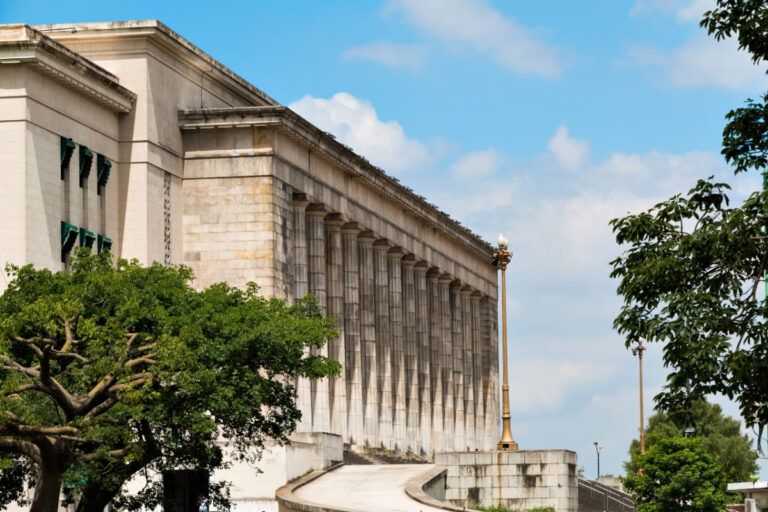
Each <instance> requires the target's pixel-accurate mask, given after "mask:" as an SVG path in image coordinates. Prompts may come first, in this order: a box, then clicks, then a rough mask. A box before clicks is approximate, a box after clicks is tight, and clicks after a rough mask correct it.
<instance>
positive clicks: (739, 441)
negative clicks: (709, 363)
mask: <svg viewBox="0 0 768 512" xmlns="http://www.w3.org/2000/svg"><path fill="white" fill-rule="evenodd" d="M687 428H693V429H694V435H695V437H696V439H698V440H699V441H700V442H701V445H702V446H703V447H704V449H705V450H706V451H707V453H709V454H710V455H711V456H712V457H713V458H714V459H715V460H717V461H718V462H719V463H720V465H721V466H722V467H723V470H724V471H725V476H726V478H727V479H728V481H729V482H745V481H747V480H749V479H750V478H751V477H752V475H753V474H755V472H757V470H758V466H757V458H758V453H757V451H755V450H754V448H753V446H752V440H751V439H750V438H749V437H747V436H745V435H744V434H742V433H741V425H740V423H739V421H738V420H736V419H734V418H731V417H730V416H724V415H723V411H722V409H721V408H720V406H719V405H717V404H710V403H708V402H706V401H704V400H697V401H695V402H693V403H692V404H691V409H690V411H676V412H673V413H665V412H659V413H656V414H654V415H652V416H651V417H650V418H649V419H648V428H647V429H646V432H645V446H646V448H650V447H652V446H654V445H655V444H657V443H658V442H659V441H661V440H663V439H667V438H670V437H683V436H684V435H685V430H686V429H687ZM629 455H630V460H629V461H628V462H626V463H625V464H624V467H625V469H626V471H627V473H637V471H638V470H639V469H640V467H641V466H640V465H639V463H638V460H639V457H640V442H639V441H638V440H637V439H634V440H632V444H631V445H630V447H629Z"/></svg>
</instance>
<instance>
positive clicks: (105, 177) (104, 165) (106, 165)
mask: <svg viewBox="0 0 768 512" xmlns="http://www.w3.org/2000/svg"><path fill="white" fill-rule="evenodd" d="M111 171H112V162H110V161H109V159H108V158H107V157H105V156H104V155H102V154H98V155H96V178H97V181H98V187H97V189H96V193H97V194H99V195H101V188H102V187H104V186H106V185H107V181H109V173H110V172H111Z"/></svg>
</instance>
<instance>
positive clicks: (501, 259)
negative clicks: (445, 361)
mask: <svg viewBox="0 0 768 512" xmlns="http://www.w3.org/2000/svg"><path fill="white" fill-rule="evenodd" d="M498 243H499V249H498V250H497V251H496V252H495V253H494V254H493V262H494V264H495V265H496V266H498V267H499V269H500V270H501V339H502V356H501V362H502V364H503V371H504V373H503V379H504V380H503V382H502V384H501V399H502V413H501V419H502V430H501V440H500V441H499V444H498V445H497V449H498V450H499V451H508V452H514V451H517V448H518V446H517V443H516V442H515V441H514V440H513V439H512V426H511V424H510V421H509V368H508V363H507V277H506V270H507V264H508V263H509V261H510V260H511V259H512V253H511V252H509V250H508V249H509V240H507V237H505V236H504V235H503V234H502V235H499V239H498Z"/></svg>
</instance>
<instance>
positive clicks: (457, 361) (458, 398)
mask: <svg viewBox="0 0 768 512" xmlns="http://www.w3.org/2000/svg"><path fill="white" fill-rule="evenodd" d="M462 306H463V304H462V300H461V283H460V282H459V281H454V282H453V283H451V326H452V327H453V329H452V333H451V334H452V341H453V403H454V405H453V410H454V436H455V440H456V441H455V447H454V448H455V449H456V450H457V451H461V452H463V451H465V450H466V449H467V444H466V439H465V432H464V329H463V326H462V323H463V321H464V312H463V307H462Z"/></svg>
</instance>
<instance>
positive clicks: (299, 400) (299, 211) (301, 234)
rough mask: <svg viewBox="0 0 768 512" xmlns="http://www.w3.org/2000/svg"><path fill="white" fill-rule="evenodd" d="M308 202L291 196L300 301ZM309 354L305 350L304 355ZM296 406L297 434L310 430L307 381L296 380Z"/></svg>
mask: <svg viewBox="0 0 768 512" xmlns="http://www.w3.org/2000/svg"><path fill="white" fill-rule="evenodd" d="M308 205H309V201H307V198H306V196H305V195H304V194H294V195H293V226H294V228H293V275H294V279H293V298H294V300H296V299H300V298H302V297H304V296H306V295H307V294H308V293H309V269H308V267H307V260H308V254H307V216H306V208H307V206H308ZM307 354H309V349H306V350H305V352H304V355H307ZM296 406H297V407H298V409H299V411H301V421H300V422H299V424H298V425H297V426H296V430H297V432H309V431H311V430H312V386H311V385H310V383H309V379H307V378H304V377H299V378H298V379H297V380H296Z"/></svg>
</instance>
